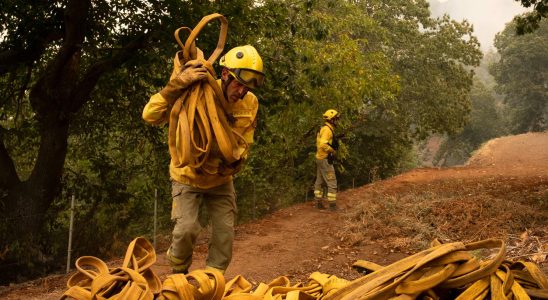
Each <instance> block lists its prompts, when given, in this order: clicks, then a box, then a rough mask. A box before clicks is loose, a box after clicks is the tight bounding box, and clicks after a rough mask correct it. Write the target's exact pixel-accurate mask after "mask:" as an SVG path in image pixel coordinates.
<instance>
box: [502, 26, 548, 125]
mask: <svg viewBox="0 0 548 300" xmlns="http://www.w3.org/2000/svg"><path fill="white" fill-rule="evenodd" d="M515 26H516V24H515V23H509V24H508V25H507V26H506V28H505V29H504V30H503V31H502V32H500V33H499V34H497V36H496V37H495V47H496V48H497V50H498V52H499V54H500V60H499V61H498V62H497V63H495V64H493V65H492V67H491V73H492V74H493V76H494V77H495V80H496V82H497V87H496V89H497V91H498V92H499V93H501V94H502V95H503V96H504V101H505V103H506V104H507V106H508V109H509V111H510V113H509V114H510V115H511V117H512V121H511V123H512V127H513V132H514V133H523V132H527V131H543V130H546V128H548V124H547V123H548V105H547V104H548V21H547V20H546V19H545V20H542V21H541V22H540V24H539V29H538V30H536V31H535V32H533V33H531V34H527V35H521V36H516V35H515Z"/></svg>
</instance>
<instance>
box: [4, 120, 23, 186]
mask: <svg viewBox="0 0 548 300" xmlns="http://www.w3.org/2000/svg"><path fill="white" fill-rule="evenodd" d="M4 132H5V129H4V128H3V127H0V189H8V188H10V187H13V186H14V185H16V184H18V183H19V182H20V180H19V176H18V175H17V171H16V170H15V164H14V163H13V160H12V159H11V157H10V155H9V153H8V149H6V145H4Z"/></svg>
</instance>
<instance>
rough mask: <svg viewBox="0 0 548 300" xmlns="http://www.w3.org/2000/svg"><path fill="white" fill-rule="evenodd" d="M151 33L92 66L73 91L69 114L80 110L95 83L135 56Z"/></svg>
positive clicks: (141, 36)
mask: <svg viewBox="0 0 548 300" xmlns="http://www.w3.org/2000/svg"><path fill="white" fill-rule="evenodd" d="M153 34H154V33H153V32H149V33H143V34H141V35H139V36H137V37H136V38H135V39H134V40H133V41H131V42H130V43H129V44H127V45H126V46H125V47H123V48H121V49H120V50H119V51H118V53H116V54H115V55H114V56H112V57H111V58H108V59H103V60H100V61H98V62H97V63H95V64H93V65H92V66H91V67H90V68H89V70H88V72H87V73H86V74H85V75H84V76H83V77H82V80H80V82H79V83H78V86H77V87H76V88H75V89H73V93H72V95H71V99H72V100H73V102H72V105H71V107H70V112H72V113H74V112H77V111H78V110H80V108H81V107H82V106H83V105H84V103H86V101H87V100H88V98H89V95H90V94H91V92H92V90H93V88H94V87H95V85H96V84H97V81H98V80H99V78H101V76H102V75H103V74H105V73H107V72H109V71H111V70H114V69H116V68H118V67H119V66H120V65H122V64H123V63H124V62H126V61H127V60H128V59H130V58H131V57H133V56H134V55H136V54H137V50H140V49H143V48H145V47H146V42H147V41H148V40H149V38H150V37H151V36H153Z"/></svg>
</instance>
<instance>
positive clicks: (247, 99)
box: [241, 92, 259, 107]
mask: <svg viewBox="0 0 548 300" xmlns="http://www.w3.org/2000/svg"><path fill="white" fill-rule="evenodd" d="M241 102H242V104H243V105H244V106H246V107H259V99H258V98H257V96H255V94H253V93H252V92H247V93H246V94H245V96H244V97H243V98H242V101H241Z"/></svg>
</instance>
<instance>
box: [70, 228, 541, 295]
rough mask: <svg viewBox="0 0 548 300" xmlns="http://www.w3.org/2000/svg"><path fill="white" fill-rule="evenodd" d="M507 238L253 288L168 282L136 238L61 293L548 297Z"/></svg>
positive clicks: (85, 269)
mask: <svg viewBox="0 0 548 300" xmlns="http://www.w3.org/2000/svg"><path fill="white" fill-rule="evenodd" d="M496 248H498V249H499V250H498V253H497V254H496V255H495V257H494V258H492V259H487V260H479V259H478V258H476V257H475V256H474V255H473V251H476V250H481V249H487V250H489V249H496ZM505 254H506V246H505V244H504V242H502V241H501V240H484V241H480V242H475V243H469V244H464V243H460V242H456V243H449V244H440V243H435V244H433V246H432V247H431V248H430V249H427V250H424V251H422V252H419V253H417V254H414V255H411V256H409V257H406V258H404V259H402V260H400V261H397V262H395V263H393V264H391V265H389V266H380V265H377V264H375V263H372V262H367V261H363V260H359V261H357V262H355V263H354V265H353V267H354V268H356V269H359V270H362V271H363V270H365V271H371V272H372V273H369V274H367V275H365V276H363V277H360V278H358V279H356V280H354V281H348V280H345V279H342V278H338V277H336V276H333V275H329V274H322V273H319V272H314V273H312V274H311V275H310V276H309V281H308V282H307V283H306V284H302V283H296V284H291V282H290V281H289V279H288V278H287V277H285V276H280V277H278V278H276V279H274V280H272V281H271V282H270V283H260V284H259V285H258V286H257V287H255V288H254V289H253V286H252V284H251V283H249V281H247V280H246V279H245V278H244V277H242V276H240V275H238V276H236V277H234V278H233V279H232V280H230V281H228V282H225V278H224V277H223V275H222V274H221V273H220V272H218V271H216V270H195V271H192V272H190V273H189V274H188V275H183V274H174V275H171V276H169V277H168V278H167V279H166V280H165V281H164V283H163V284H161V283H160V280H159V279H158V277H157V276H156V275H155V274H154V273H153V272H152V271H151V269H150V267H151V266H152V265H153V264H154V263H155V261H156V254H155V252H154V249H153V247H152V245H151V244H150V243H149V242H148V241H147V240H146V239H144V238H141V237H140V238H137V239H135V240H134V241H133V242H132V243H131V244H130V246H129V247H128V250H127V252H126V256H125V258H124V261H123V263H122V266H121V267H118V268H109V267H107V265H106V264H105V263H104V262H103V261H102V260H100V259H99V258H96V257H91V256H83V257H80V258H79V259H78V260H77V261H76V268H77V270H78V271H77V272H76V273H75V274H74V275H72V276H71V277H70V278H69V280H68V282H67V286H68V290H67V291H66V292H65V293H64V295H63V296H62V297H61V299H77V300H89V299H127V300H141V299H142V300H149V299H158V300H164V299H165V300H193V299H196V300H284V299H285V300H308V299H322V300H333V299H401V300H403V299H518V300H521V299H531V297H533V298H538V299H548V279H547V277H546V275H544V274H543V273H542V271H541V270H540V269H539V268H538V266H537V265H536V264H534V263H531V262H524V261H518V262H511V261H508V260H505V259H504V255H505Z"/></svg>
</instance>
